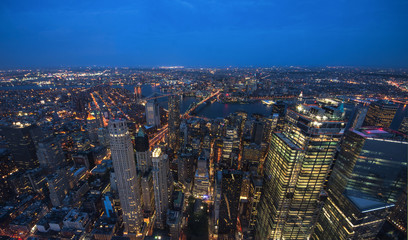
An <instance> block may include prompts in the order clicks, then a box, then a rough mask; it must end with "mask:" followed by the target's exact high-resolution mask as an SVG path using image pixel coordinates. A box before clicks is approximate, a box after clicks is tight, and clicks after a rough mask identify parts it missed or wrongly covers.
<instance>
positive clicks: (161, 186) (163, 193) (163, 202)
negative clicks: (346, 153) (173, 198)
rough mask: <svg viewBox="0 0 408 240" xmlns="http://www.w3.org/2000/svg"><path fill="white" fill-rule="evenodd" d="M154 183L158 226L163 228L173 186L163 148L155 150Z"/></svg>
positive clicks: (153, 159)
mask: <svg viewBox="0 0 408 240" xmlns="http://www.w3.org/2000/svg"><path fill="white" fill-rule="evenodd" d="M152 155H153V158H152V162H153V171H152V172H153V185H154V201H155V205H156V224H155V226H156V227H157V228H160V229H163V228H164V227H165V222H166V213H167V208H168V205H169V200H170V197H169V196H170V195H169V191H170V190H169V189H170V188H171V186H170V182H169V178H170V174H171V173H170V169H169V161H168V157H167V155H166V154H164V153H162V151H161V148H156V149H154V150H153V154H152Z"/></svg>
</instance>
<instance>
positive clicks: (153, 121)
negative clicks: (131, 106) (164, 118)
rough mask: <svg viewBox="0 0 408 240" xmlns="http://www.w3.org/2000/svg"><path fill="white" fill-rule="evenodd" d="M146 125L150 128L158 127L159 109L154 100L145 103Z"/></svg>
mask: <svg viewBox="0 0 408 240" xmlns="http://www.w3.org/2000/svg"><path fill="white" fill-rule="evenodd" d="M146 123H147V125H150V126H154V127H160V109H159V104H158V103H157V101H156V100H154V101H150V102H147V103H146Z"/></svg>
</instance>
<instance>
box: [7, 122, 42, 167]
mask: <svg viewBox="0 0 408 240" xmlns="http://www.w3.org/2000/svg"><path fill="white" fill-rule="evenodd" d="M0 134H2V135H4V136H5V137H6V141H7V143H8V146H9V149H10V151H11V155H12V156H13V162H14V164H15V166H16V167H17V168H18V169H19V170H26V169H34V168H36V167H38V165H39V164H38V158H37V155H36V149H35V145H36V144H37V143H38V142H39V141H40V140H41V139H42V138H43V133H42V131H41V129H40V127H38V126H37V125H35V124H33V125H29V126H23V125H18V126H13V127H3V128H0Z"/></svg>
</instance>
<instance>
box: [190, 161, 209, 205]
mask: <svg viewBox="0 0 408 240" xmlns="http://www.w3.org/2000/svg"><path fill="white" fill-rule="evenodd" d="M209 187H210V179H209V175H208V167H207V158H205V157H204V156H200V157H199V158H198V160H197V170H196V173H195V176H194V190H193V195H194V196H195V197H196V198H201V199H204V198H208V189H209Z"/></svg>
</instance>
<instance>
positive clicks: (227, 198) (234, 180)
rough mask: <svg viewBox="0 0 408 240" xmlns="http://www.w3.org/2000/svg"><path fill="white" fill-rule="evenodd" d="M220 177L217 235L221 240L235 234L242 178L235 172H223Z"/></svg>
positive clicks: (240, 174) (239, 173) (238, 172)
mask: <svg viewBox="0 0 408 240" xmlns="http://www.w3.org/2000/svg"><path fill="white" fill-rule="evenodd" d="M221 176H222V179H221V198H220V208H219V219H218V235H219V236H220V238H221V239H223V238H228V237H229V238H231V237H234V236H235V233H236V229H237V217H238V212H239V211H238V207H239V198H240V194H241V185H242V177H243V176H242V172H241V171H236V170H223V171H222V175H221Z"/></svg>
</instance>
